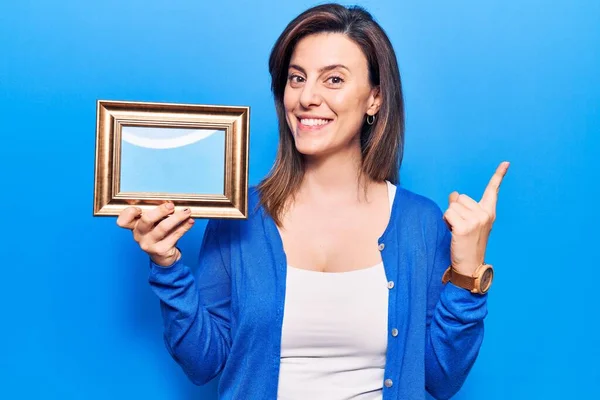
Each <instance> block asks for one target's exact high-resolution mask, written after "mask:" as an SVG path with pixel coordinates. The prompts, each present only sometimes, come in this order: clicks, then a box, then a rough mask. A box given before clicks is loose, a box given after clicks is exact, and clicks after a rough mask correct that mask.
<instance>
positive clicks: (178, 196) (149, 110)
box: [94, 100, 250, 219]
mask: <svg viewBox="0 0 600 400" xmlns="http://www.w3.org/2000/svg"><path fill="white" fill-rule="evenodd" d="M96 117H97V125H96V158H95V169H94V216H116V215H118V214H119V213H120V212H121V211H122V210H123V209H125V208H126V207H129V206H137V207H139V208H141V209H142V210H147V209H150V208H154V207H156V206H157V205H159V204H161V203H164V202H165V201H167V200H170V201H173V203H175V206H176V207H189V208H190V209H191V211H192V214H191V216H192V217H194V218H235V219H245V218H247V209H248V147H249V146H248V144H249V126H250V107H247V106H218V105H201V104H177V103H156V102H134V101H112V100H98V101H97V107H96ZM124 125H129V126H148V127H169V128H198V129H222V130H225V158H224V159H225V165H224V166H223V168H224V176H225V182H224V195H223V194H182V193H164V192H163V193H156V192H120V165H121V129H122V126H124Z"/></svg>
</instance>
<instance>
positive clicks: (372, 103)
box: [367, 86, 381, 115]
mask: <svg viewBox="0 0 600 400" xmlns="http://www.w3.org/2000/svg"><path fill="white" fill-rule="evenodd" d="M380 107H381V90H379V86H375V87H374V88H372V89H371V94H370V95H369V107H368V108H367V114H368V115H375V114H377V113H378V112H379V108H380Z"/></svg>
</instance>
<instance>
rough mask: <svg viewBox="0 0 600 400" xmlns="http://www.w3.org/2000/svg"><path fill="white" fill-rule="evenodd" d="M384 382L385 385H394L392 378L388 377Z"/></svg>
mask: <svg viewBox="0 0 600 400" xmlns="http://www.w3.org/2000/svg"><path fill="white" fill-rule="evenodd" d="M383 384H384V385H385V387H388V388H389V387H392V385H393V384H394V382H392V380H391V379H386V380H385V381H384V382H383Z"/></svg>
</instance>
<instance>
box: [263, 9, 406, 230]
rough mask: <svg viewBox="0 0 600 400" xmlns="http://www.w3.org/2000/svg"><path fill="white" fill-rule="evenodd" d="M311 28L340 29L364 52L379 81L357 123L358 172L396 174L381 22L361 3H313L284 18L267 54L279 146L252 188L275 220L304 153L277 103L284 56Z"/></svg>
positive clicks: (391, 71) (399, 134)
mask: <svg viewBox="0 0 600 400" xmlns="http://www.w3.org/2000/svg"><path fill="white" fill-rule="evenodd" d="M317 33H342V34H345V35H346V36H348V38H350V39H351V40H353V41H354V42H355V43H356V44H357V45H358V46H359V47H360V48H361V49H362V51H363V53H364V54H365V56H366V58H367V63H368V67H369V81H370V83H371V85H372V86H373V87H377V86H379V90H380V95H381V96H382V104H381V107H380V109H379V112H378V115H377V116H376V119H375V122H374V123H373V125H369V124H367V123H366V121H365V123H363V126H362V128H361V132H360V144H361V154H362V168H361V173H362V174H365V175H366V176H368V177H369V178H371V179H372V180H374V181H378V182H381V181H383V180H385V179H387V180H389V181H390V182H392V183H394V184H397V183H398V180H399V177H398V174H399V173H398V171H399V168H400V164H401V162H402V155H403V147H404V102H403V96H402V85H401V81H400V72H399V69H398V64H397V61H396V54H395V52H394V49H393V47H392V44H391V43H390V40H389V38H388V37H387V35H386V33H385V32H384V31H383V29H382V28H381V26H379V24H378V23H377V22H375V21H374V19H373V17H372V16H371V14H370V13H369V12H367V11H366V10H365V9H364V8H362V7H359V6H350V7H345V6H342V5H339V4H322V5H318V6H315V7H313V8H310V9H308V10H306V11H304V12H303V13H302V14H300V15H298V16H297V17H296V18H295V19H294V20H292V21H291V22H290V23H289V24H288V26H287V27H286V28H285V30H284V31H283V32H282V33H281V35H280V36H279V38H278V39H277V41H276V42H275V45H274V46H273V49H272V51H271V55H270V58H269V72H270V74H271V90H272V92H273V95H274V99H275V108H276V111H277V117H278V119H279V146H278V150H277V157H276V159H275V163H274V165H273V168H272V169H271V171H270V173H269V175H268V176H267V177H266V178H265V179H264V180H263V181H262V182H261V183H260V184H259V185H258V189H259V193H260V202H261V204H262V205H264V207H265V209H266V211H267V213H269V215H271V217H272V218H273V219H274V220H275V222H276V223H277V224H278V225H281V217H282V215H283V213H284V208H285V206H286V205H287V202H288V200H289V199H290V198H293V196H294V194H295V193H296V191H297V190H298V188H299V187H300V184H301V182H302V179H303V177H304V159H303V156H302V154H301V153H300V152H299V151H298V150H297V149H296V146H295V143H294V139H293V136H292V133H291V131H290V128H289V126H288V124H287V120H286V116H285V109H284V105H283V95H284V91H285V87H286V84H287V78H288V67H289V62H290V59H291V56H292V53H293V51H294V48H295V46H296V44H297V43H298V42H299V41H300V39H302V38H304V37H306V36H308V35H312V34H317ZM365 117H366V116H365Z"/></svg>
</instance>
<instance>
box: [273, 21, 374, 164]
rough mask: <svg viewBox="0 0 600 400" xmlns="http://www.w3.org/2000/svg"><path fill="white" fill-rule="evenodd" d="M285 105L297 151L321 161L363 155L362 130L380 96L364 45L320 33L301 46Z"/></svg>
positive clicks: (295, 56)
mask: <svg viewBox="0 0 600 400" xmlns="http://www.w3.org/2000/svg"><path fill="white" fill-rule="evenodd" d="M283 103H284V107H285V113H286V119H287V123H288V126H289V128H290V130H291V132H292V135H293V136H294V141H295V144H296V148H297V149H298V151H299V152H300V153H302V154H304V155H305V156H311V157H319V156H324V155H329V154H332V153H338V152H343V151H356V150H358V151H359V152H360V140H359V139H360V137H359V133H360V129H361V127H362V125H363V123H364V122H365V118H366V116H367V115H374V114H376V113H377V111H378V110H379V106H380V96H379V91H378V90H377V89H376V88H372V87H371V84H370V82H369V70H368V64H367V59H366V57H365V55H364V54H363V52H362V51H361V49H360V47H359V46H358V45H357V44H356V43H354V42H353V41H352V40H350V39H349V38H348V37H347V36H345V35H343V34H340V33H320V34H316V35H310V36H307V37H305V38H303V39H302V40H300V41H299V42H298V43H297V45H296V47H295V49H294V52H293V54H292V57H291V59H290V65H289V70H288V81H287V84H286V87H285V92H284V97H283Z"/></svg>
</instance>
